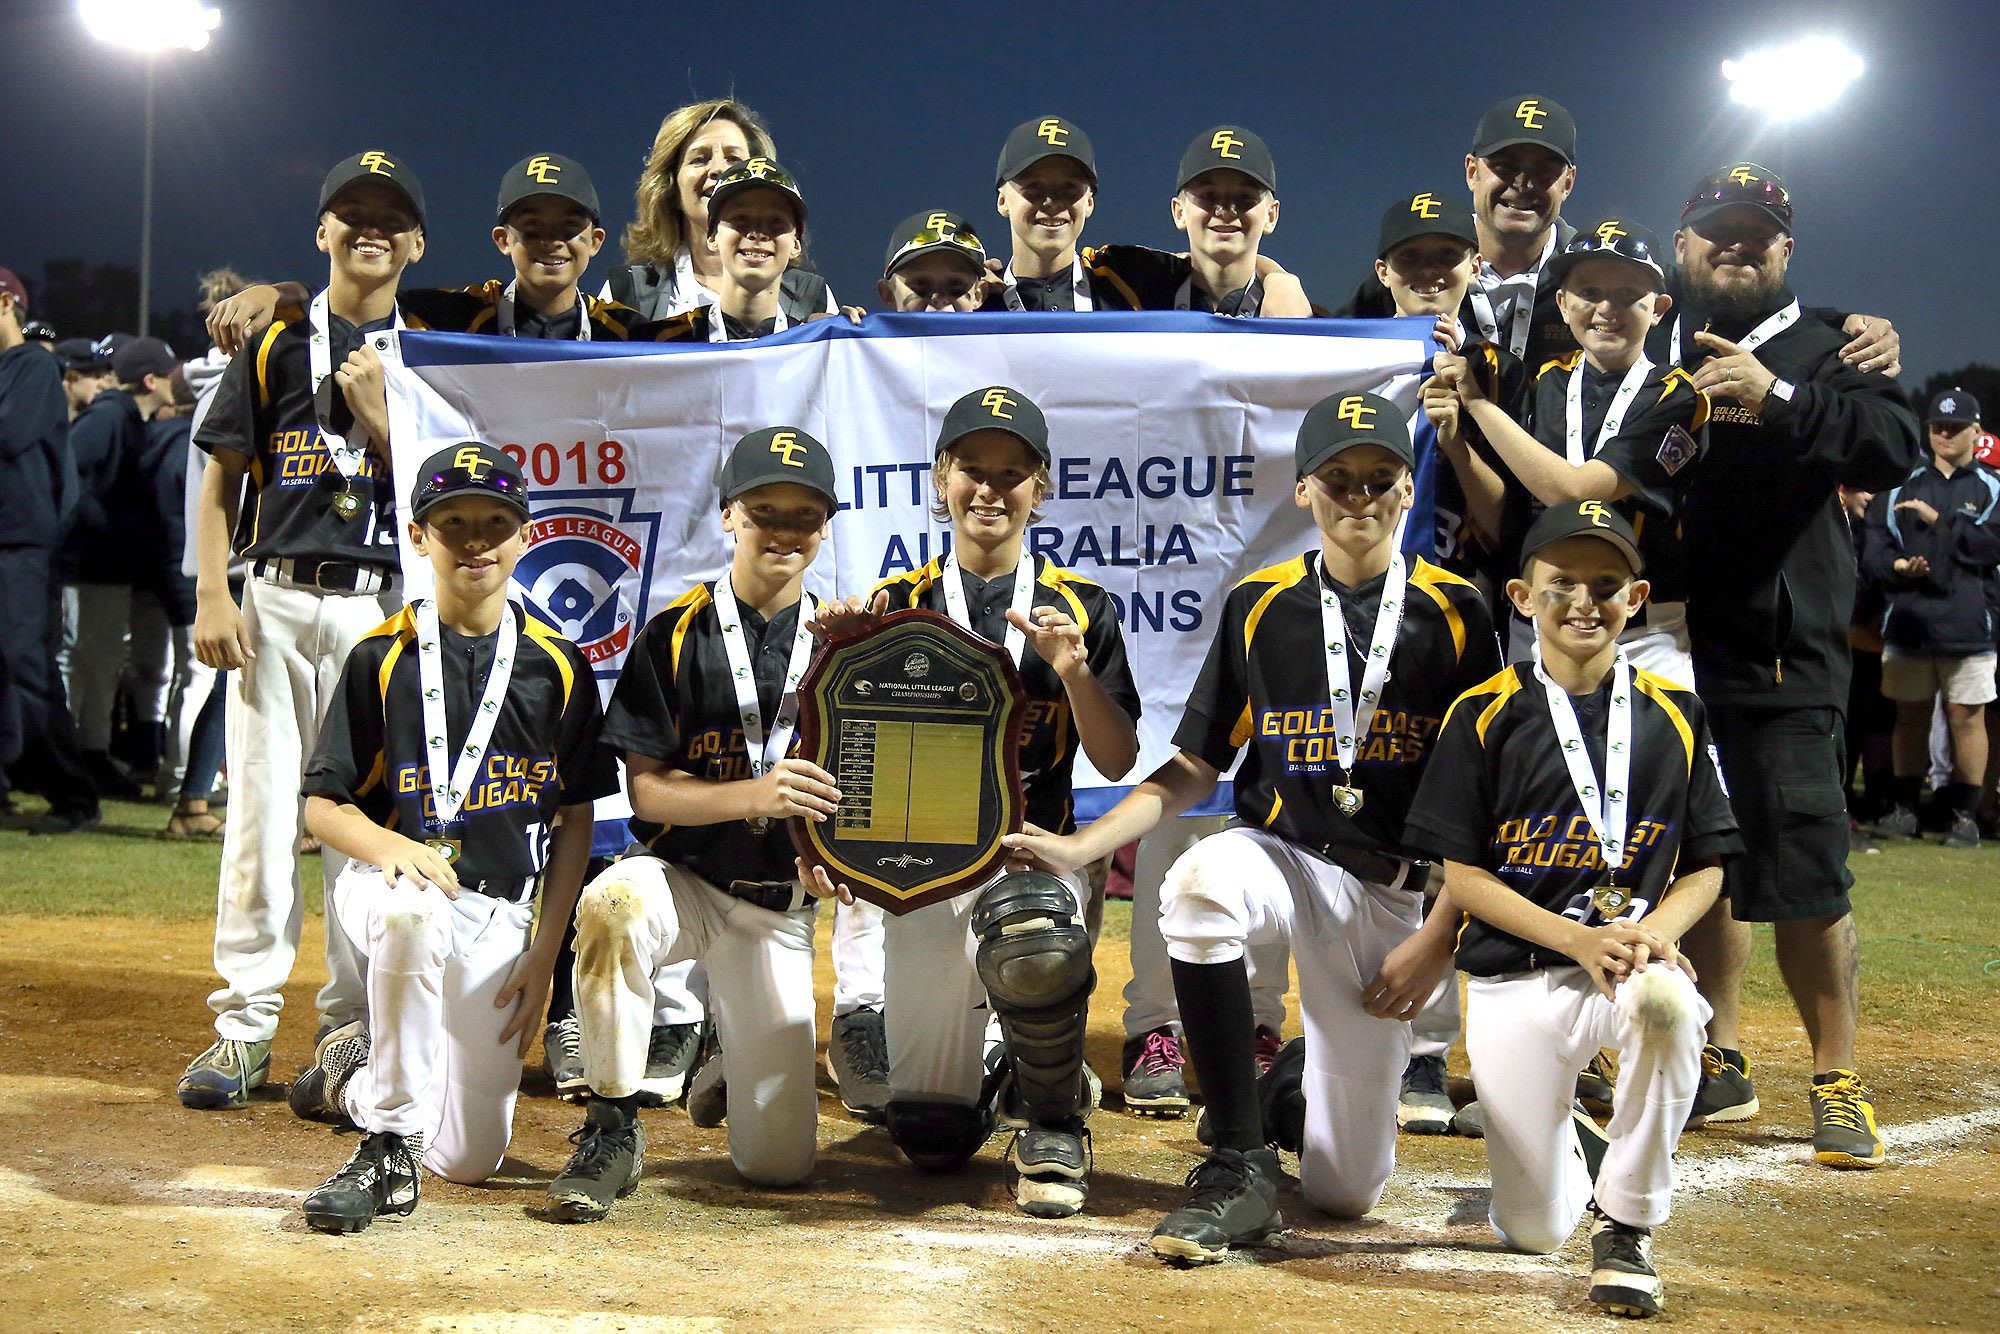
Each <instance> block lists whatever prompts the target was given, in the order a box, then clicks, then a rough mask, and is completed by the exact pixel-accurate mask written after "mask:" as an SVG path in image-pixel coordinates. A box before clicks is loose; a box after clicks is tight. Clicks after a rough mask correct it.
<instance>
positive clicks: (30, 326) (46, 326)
mask: <svg viewBox="0 0 2000 1334" xmlns="http://www.w3.org/2000/svg"><path fill="white" fill-rule="evenodd" d="M21 337H23V338H25V339H27V340H28V341H29V342H31V343H53V342H55V341H56V326H55V325H53V324H50V323H49V322H48V321H47V320H29V321H28V322H27V323H26V324H24V325H22V326H21Z"/></svg>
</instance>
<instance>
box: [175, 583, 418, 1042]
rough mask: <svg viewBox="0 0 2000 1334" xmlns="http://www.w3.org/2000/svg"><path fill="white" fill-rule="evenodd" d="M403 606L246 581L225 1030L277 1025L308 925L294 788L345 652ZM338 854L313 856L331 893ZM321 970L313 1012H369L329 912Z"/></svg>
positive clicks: (226, 922)
mask: <svg viewBox="0 0 2000 1334" xmlns="http://www.w3.org/2000/svg"><path fill="white" fill-rule="evenodd" d="M399 605H400V604H399V601H398V599H397V598H396V596H395V595H394V594H392V593H380V594H363V595H358V596H340V595H337V594H331V593H319V592H312V591H308V590H305V589H300V588H292V587H287V586H285V585H283V584H279V583H276V582H273V581H271V580H267V579H250V580H248V581H246V582H245V583H244V585H243V621H244V624H245V626H246V627H247V628H248V631H249V636H250V644H251V647H252V649H253V650H254V651H255V653H256V655H257V656H256V657H254V658H252V659H251V660H250V661H249V662H248V663H247V664H245V665H244V666H243V668H242V669H241V670H239V671H234V672H231V673H230V674H229V718H228V732H229V741H228V747H229V822H228V823H227V824H226V825H225V826H224V827H223V828H224V831H225V832H224V833H223V836H222V876H221V882H220V885H219V886H218V889H217V893H216V902H215V971H216V972H217V974H219V975H220V976H221V978H222V986H220V987H219V988H217V989H216V990H215V991H214V992H213V993H212V994H211V995H210V996H209V998H208V1006H209V1008H210V1009H212V1010H214V1011H215V1031H216V1032H217V1033H218V1034H219V1035H221V1036H222V1037H225V1038H234V1039H236V1040H238V1041H242V1042H261V1041H265V1040H268V1039H269V1038H270V1037H271V1036H272V1035H273V1034H274V1033H276V1032H277V1031H278V1012H279V1011H280V1010H281V1009H283V1008H284V1004H285V1000H284V997H283V996H281V995H280V994H279V989H280V988H281V987H283V986H284V984H285V981H286V979H287V978H289V977H290V976H291V975H292V962H293V960H294V959H295V958H296V957H297V955H298V949H299V929H300V927H301V925H302V924H303V922H304V920H305V898H304V895H303V894H302V893H301V892H300V886H299V859H298V839H299V834H300V832H301V830H302V829H303V828H304V818H305V799H304V798H303V797H301V796H300V795H299V783H300V780H301V779H302V778H303V776H304V773H305V762H306V759H307V757H308V756H309V755H310V754H311V751H312V746H313V742H314V740H315V738H316V737H317V736H318V734H319V724H320V720H321V719H322V718H324V717H325V716H326V707H327V705H328V704H329V703H330V702H331V701H332V698H333V690H334V686H335V685H336V684H337V683H338V682H339V680H340V669H341V666H342V664H344V663H345V662H346V661H347V655H348V653H349V651H350V650H352V649H353V647H354V645H355V643H356V642H357V641H358V640H360V638H361V637H362V636H363V635H365V634H367V633H368V632H369V631H370V630H373V629H374V628H375V627H376V626H378V625H380V624H381V623H382V622H383V621H385V620H387V619H388V618H389V617H390V616H391V615H392V614H394V612H395V610H396V608H397V607H398V606H399ZM345 861H346V858H344V857H342V856H340V855H339V854H338V853H336V852H334V850H333V849H331V848H328V849H326V851H325V852H324V853H323V854H322V855H321V866H322V870H321V877H322V879H321V883H322V885H323V886H324V888H325V890H326V894H327V897H328V898H329V899H330V898H332V897H333V895H334V893H335V881H336V880H337V879H338V878H339V875H340V869H341V867H342V865H343V864H344V863H345ZM326 967H327V973H328V978H327V984H326V986H325V987H324V988H322V989H321V991H320V993H319V1012H320V1014H321V1015H322V1016H324V1017H325V1018H326V1019H327V1020H329V1021H330V1022H332V1023H336V1024H344V1023H347V1022H349V1021H351V1020H354V1019H359V1018H361V1017H362V1016H363V1015H364V1014H366V1013H367V1007H368V997H367V993H366V991H365V990H364V987H363V983H362V965H361V960H360V958H359V957H358V956H357V954H356V951H355V948H354V945H353V944H352V943H351V942H350V941H349V940H348V938H347V933H346V931H345V930H344V929H343V928H342V926H341V922H340V915H339V914H338V913H337V912H334V911H331V910H329V911H328V912H327V913H326Z"/></svg>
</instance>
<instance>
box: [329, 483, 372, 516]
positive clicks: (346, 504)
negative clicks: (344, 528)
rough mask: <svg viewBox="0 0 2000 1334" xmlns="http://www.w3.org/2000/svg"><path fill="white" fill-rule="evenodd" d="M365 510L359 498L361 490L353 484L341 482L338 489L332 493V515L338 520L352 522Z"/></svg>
mask: <svg viewBox="0 0 2000 1334" xmlns="http://www.w3.org/2000/svg"><path fill="white" fill-rule="evenodd" d="M364 508H365V506H364V504H363V503H362V498H361V488H360V487H358V486H356V485H355V484H354V483H353V482H351V481H350V482H342V483H341V484H340V489H339V490H338V491H335V492H334V493H333V513H334V517H335V518H338V519H347V520H353V519H355V518H357V517H359V516H360V514H361V511H362V510H363V509H364Z"/></svg>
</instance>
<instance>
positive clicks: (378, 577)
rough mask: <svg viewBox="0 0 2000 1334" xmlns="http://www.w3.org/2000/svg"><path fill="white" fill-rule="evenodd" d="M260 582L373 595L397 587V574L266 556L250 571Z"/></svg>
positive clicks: (373, 567)
mask: <svg viewBox="0 0 2000 1334" xmlns="http://www.w3.org/2000/svg"><path fill="white" fill-rule="evenodd" d="M250 572H251V573H252V574H254V575H256V576H257V577H258V578H259V579H275V580H279V581H282V582H285V583H291V584H297V585H299V586H300V587H303V588H315V589H318V590H319V591H320V592H322V593H359V592H368V593H374V592H378V591H386V590H388V589H391V588H394V587H395V586H396V571H395V570H394V569H393V568H391V567H387V566H381V565H363V564H361V563H359V562H358V561H351V560H286V559H281V558H278V557H273V556H264V557H261V558H259V559H258V560H257V562H256V563H255V564H254V565H252V566H251V567H250Z"/></svg>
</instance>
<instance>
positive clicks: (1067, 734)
mask: <svg viewBox="0 0 2000 1334" xmlns="http://www.w3.org/2000/svg"><path fill="white" fill-rule="evenodd" d="M959 577H960V578H961V579H962V580H964V583H965V606H966V614H967V616H968V617H969V618H970V619H971V621H972V624H971V626H970V627H969V628H970V629H971V630H972V632H973V633H974V634H977V635H983V636H985V637H986V638H987V639H990V640H992V641H993V642H994V643H996V644H1000V643H1004V642H1006V637H1007V608H1008V607H1009V606H1011V605H1013V597H1014V577H1015V576H1014V575H1013V574H1012V573H1011V572H1010V573H1007V574H1003V575H1001V576H999V577H998V578H995V579H980V578H978V577H977V576H976V575H972V574H969V573H966V572H965V571H964V570H963V569H961V570H960V571H959ZM943 578H944V562H943V561H942V560H941V559H940V560H934V561H932V562H931V563H930V564H928V565H926V566H924V567H923V568H922V569H919V570H912V571H910V572H909V573H908V574H905V575H901V576H899V577H897V578H894V579H888V580H885V581H883V582H882V583H881V584H878V585H877V586H876V587H877V589H878V590H879V589H886V590H888V593H889V610H890V611H902V610H904V609H906V608H912V607H918V608H926V609H928V610H930V611H934V612H937V613H939V614H940V615H950V612H949V610H948V609H947V607H946V605H945V599H944V588H943V586H942V584H941V583H940V582H939V581H940V580H942V579H943ZM869 597H870V598H871V599H872V598H873V597H874V594H873V593H872V592H871V593H870V594H869ZM1041 607H1053V608H1054V609H1055V610H1057V611H1060V612H1063V613H1066V614H1067V615H1068V616H1069V617H1070V618H1071V619H1072V620H1074V621H1075V622H1076V623H1077V626H1078V627H1079V628H1080V629H1081V630H1082V631H1083V644H1084V650H1085V653H1086V655H1087V656H1088V658H1089V662H1090V674H1091V675H1092V676H1094V677H1096V678H1097V683H1098V684H1099V685H1101V686H1103V687H1104V690H1105V693H1107V694H1109V695H1110V696H1111V698H1112V699H1113V700H1115V701H1117V704H1118V707H1119V708H1121V709H1123V710H1125V712H1126V714H1127V715H1128V716H1129V717H1130V718H1131V719H1132V720H1133V721H1134V722H1137V721H1138V718H1139V688H1138V686H1137V685H1135V684H1134V683H1133V680H1132V668H1131V666H1130V664H1129V663H1128V662H1127V661H1126V658H1125V635H1124V632H1123V631H1122V630H1120V629H1119V627H1118V609H1117V607H1116V606H1114V605H1113V604H1112V601H1111V595H1110V594H1109V593H1107V592H1106V591H1105V590H1104V588H1103V586H1102V585H1100V584H1097V583H1094V582H1092V581H1091V580H1089V579H1086V578H1084V577H1083V576H1082V575H1080V574H1076V573H1074V572H1072V571H1070V570H1065V569H1063V568H1062V567H1061V566H1059V565H1057V564H1055V563H1054V562H1053V561H1051V560H1049V558H1048V557H1046V556H1037V557H1035V591H1034V596H1033V598H1032V601H1031V606H1030V609H1029V615H1030V616H1032V615H1033V614H1034V611H1035V610H1036V609H1038V608H1041ZM1021 659H1022V661H1021V662H1020V664H1019V666H1020V669H1021V685H1022V688H1023V689H1024V690H1025V692H1026V694H1027V697H1028V708H1027V715H1026V718H1027V721H1026V733H1025V737H1024V740H1023V741H1022V744H1021V784H1022V787H1023V788H1024V789H1025V790H1026V794H1027V819H1028V821H1029V822H1030V823H1031V824H1036V825H1040V826H1041V827H1042V828H1044V829H1047V830H1050V831H1051V832H1054V833H1063V834H1067V833H1069V832H1070V831H1071V830H1073V829H1075V828H1076V820H1075V817H1074V813H1073V811H1072V807H1071V801H1070V781H1071V775H1072V774H1073V773H1074V772H1075V769H1076V752H1077V748H1078V746H1079V744H1080V742H1079V741H1078V738H1077V734H1076V721H1075V719H1074V718H1073V717H1072V716H1071V712H1070V705H1069V694H1068V692H1067V691H1065V690H1064V689H1063V683H1062V679H1061V678H1060V677H1058V676H1057V675H1056V671H1055V668H1053V667H1051V666H1049V664H1048V663H1046V662H1044V661H1043V660H1042V658H1041V656H1040V655H1039V654H1037V653H1036V652H1035V650H1034V648H1033V646H1032V645H1027V646H1024V647H1023V648H1022V650H1021Z"/></svg>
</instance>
